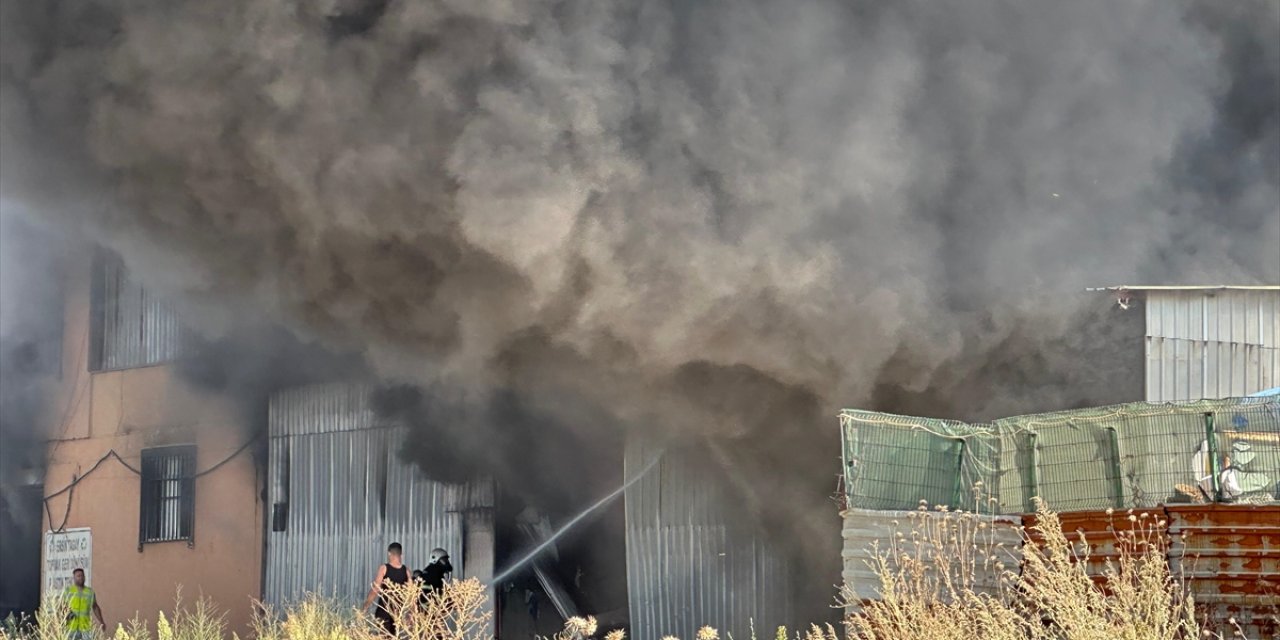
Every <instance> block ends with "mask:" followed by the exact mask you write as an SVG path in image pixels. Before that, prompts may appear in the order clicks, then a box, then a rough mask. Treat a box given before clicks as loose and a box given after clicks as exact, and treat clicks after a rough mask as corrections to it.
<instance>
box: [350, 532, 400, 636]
mask: <svg viewBox="0 0 1280 640" xmlns="http://www.w3.org/2000/svg"><path fill="white" fill-rule="evenodd" d="M408 583H409V568H408V567H406V566H404V549H403V548H402V547H401V546H400V543H399V542H392V543H391V544H390V545H388V546H387V562H386V564H384V565H382V566H381V567H378V574H377V575H376V576H374V578H373V585H372V586H371V587H370V589H369V596H368V597H367V598H365V599H364V606H363V607H361V609H362V610H363V609H368V608H369V605H370V604H372V603H373V599H374V598H375V597H377V598H378V606H377V608H376V609H374V610H373V617H375V618H377V619H378V622H379V623H381V624H382V628H383V630H384V631H386V632H387V634H388V635H391V636H392V637H394V636H395V635H396V613H397V612H399V611H400V609H401V607H399V606H397V604H398V603H397V602H395V599H396V598H395V596H396V595H398V594H393V593H389V592H388V589H393V590H394V589H403V588H404V586H405V585H406V584H408Z"/></svg>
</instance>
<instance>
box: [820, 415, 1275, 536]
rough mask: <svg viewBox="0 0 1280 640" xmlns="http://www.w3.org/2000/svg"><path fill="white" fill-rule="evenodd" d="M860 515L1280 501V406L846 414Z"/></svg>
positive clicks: (852, 489)
mask: <svg viewBox="0 0 1280 640" xmlns="http://www.w3.org/2000/svg"><path fill="white" fill-rule="evenodd" d="M840 418H841V425H842V429H843V434H844V459H845V469H846V483H845V492H846V499H847V503H848V505H849V506H851V507H859V508H867V509H911V508H914V507H916V506H917V505H918V504H919V502H920V501H921V500H925V501H927V502H929V503H930V504H947V505H954V506H958V507H962V508H974V507H975V506H977V505H975V504H974V503H973V499H974V494H973V491H972V489H973V487H974V486H975V485H976V484H977V483H978V482H979V481H980V482H981V483H982V486H983V492H984V494H985V495H984V498H986V497H989V498H992V499H993V500H994V506H990V505H988V504H984V505H982V510H983V511H995V512H998V513H1020V512H1026V511H1031V510H1033V508H1034V507H1033V505H1032V498H1033V497H1036V496H1039V497H1041V498H1044V499H1045V500H1046V501H1047V502H1048V503H1049V504H1050V506H1052V507H1053V508H1054V509H1058V510H1062V511H1077V510H1089V509H1106V508H1130V507H1151V506H1156V505H1159V504H1171V503H1178V502H1197V501H1206V502H1207V501H1219V502H1275V501H1277V500H1280V494H1278V489H1277V484H1278V483H1277V480H1280V399H1275V398H1246V399H1229V400H1202V401H1198V402H1187V403H1174V404H1149V403H1134V404H1125V405H1116V406H1109V407H1099V408H1094V409H1081V410H1076V411H1062V412H1056V413H1045V414H1036V415H1028V416H1018V417H1014V418H1005V419H1002V420H996V421H994V422H991V423H985V424H967V423H962V422H955V421H948V420H937V419H931V418H910V417H905V416H895V415H891V414H884V413H878V412H872V411H855V410H847V411H844V412H841V414H840Z"/></svg>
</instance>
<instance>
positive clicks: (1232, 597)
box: [1166, 505, 1280, 638]
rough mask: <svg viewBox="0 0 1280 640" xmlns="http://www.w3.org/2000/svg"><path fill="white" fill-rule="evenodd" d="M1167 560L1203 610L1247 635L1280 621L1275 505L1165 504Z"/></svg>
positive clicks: (1278, 628)
mask: <svg viewBox="0 0 1280 640" xmlns="http://www.w3.org/2000/svg"><path fill="white" fill-rule="evenodd" d="M1166 511H1167V513H1168V516H1169V539H1170V548H1169V566H1170V569H1171V570H1172V572H1173V574H1174V575H1177V576H1180V577H1182V578H1184V579H1185V580H1186V582H1187V588H1188V590H1189V591H1191V593H1192V594H1194V595H1195V599H1196V604H1197V606H1198V607H1199V608H1201V609H1202V614H1205V615H1207V616H1208V617H1209V619H1210V620H1212V621H1213V622H1216V623H1217V624H1219V625H1222V626H1225V625H1224V624H1223V623H1225V622H1226V621H1227V620H1228V619H1229V618H1234V619H1235V620H1236V622H1237V623H1239V624H1240V625H1241V627H1242V628H1243V630H1244V631H1245V634H1246V637H1250V638H1261V637H1272V635H1273V634H1276V633H1280V624H1277V622H1276V619H1275V618H1272V617H1271V616H1272V615H1274V614H1275V612H1276V611H1277V610H1278V608H1280V595H1278V594H1280V506H1274V505H1272V506H1234V505H1197V506H1179V507H1169V508H1168V509H1167V510H1166Z"/></svg>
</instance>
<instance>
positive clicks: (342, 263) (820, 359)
mask: <svg viewBox="0 0 1280 640" xmlns="http://www.w3.org/2000/svg"><path fill="white" fill-rule="evenodd" d="M0 18H2V19H3V24H4V26H3V29H4V38H3V40H4V42H3V62H2V63H0V64H2V65H3V67H2V73H3V75H2V79H3V89H4V92H3V123H2V126H3V138H0V144H2V145H3V148H4V149H5V152H4V164H3V172H2V174H0V188H2V189H3V194H4V195H5V197H6V198H13V199H19V200H22V201H24V202H26V203H28V205H29V206H31V207H36V208H39V210H41V211H44V212H46V213H47V214H48V215H49V216H51V217H52V216H56V217H60V218H61V219H63V220H66V221H68V222H70V223H72V224H77V225H88V226H90V227H91V228H94V229H97V230H98V232H99V233H101V234H102V236H103V237H104V238H106V239H107V242H108V243H110V244H111V245H112V246H114V247H115V248H117V249H118V250H120V251H121V253H122V254H123V255H124V256H125V258H126V260H127V261H128V262H129V264H130V266H131V267H133V268H135V270H137V271H139V272H140V273H141V274H142V275H143V276H144V277H146V278H149V279H150V281H151V282H152V284H154V285H156V286H160V287H163V288H167V289H169V290H172V291H176V292H179V293H182V294H184V295H185V296H186V297H187V298H188V299H189V300H194V301H196V302H197V303H200V302H203V303H204V307H203V308H205V309H207V313H206V314H204V315H203V317H202V320H204V321H206V322H207V323H208V324H209V327H210V328H211V329H210V330H215V329H217V328H219V327H225V326H226V325H227V323H229V322H231V321H232V319H233V318H234V315H235V312H234V309H236V308H237V306H238V305H242V304H252V305H254V306H255V307H259V308H262V309H264V310H265V311H266V312H267V313H268V314H270V315H271V316H273V317H274V318H276V319H278V320H280V321H282V322H285V323H287V324H288V325H290V326H292V327H294V328H295V329H296V330H297V331H298V332H300V333H302V334H303V335H305V336H308V337H314V338H320V339H324V340H329V341H333V342H335V343H338V344H341V345H343V347H344V348H346V347H355V348H358V349H360V350H362V351H363V353H364V354H365V356H366V357H367V359H368V360H369V361H370V362H371V363H372V365H373V366H374V367H375V369H376V370H377V371H378V372H379V373H380V374H381V375H382V376H384V377H387V378H393V379H402V380H408V381H413V382H420V383H426V384H435V383H439V382H441V381H447V383H448V384H449V385H450V386H451V388H453V389H456V390H457V391H456V392H455V393H456V394H457V395H459V396H460V397H463V398H472V399H473V400H474V401H475V402H476V403H477V404H478V405H483V404H485V403H492V402H494V401H495V400H494V398H495V397H496V396H497V395H500V394H505V393H515V394H517V395H519V396H520V397H521V398H522V399H523V402H525V403H526V404H531V405H535V406H533V407H532V408H531V410H536V411H538V412H550V413H551V414H555V413H556V412H557V411H559V410H561V409H563V408H565V407H566V406H567V407H569V409H570V413H571V414H573V412H577V411H579V407H581V406H588V407H593V408H603V409H605V410H606V411H607V413H608V415H609V417H610V421H612V422H615V423H617V424H626V425H631V426H633V427H639V428H645V429H654V430H662V431H665V432H667V433H680V434H689V433H698V434H705V435H711V436H716V437H719V438H727V439H729V440H730V441H734V442H738V443H740V444H741V443H747V442H750V443H759V444H758V445H753V446H741V447H739V448H738V449H739V450H740V451H741V452H742V453H741V455H742V456H743V457H744V459H747V460H754V461H755V462H754V463H751V464H749V465H748V466H747V467H745V468H750V469H752V472H751V473H752V474H754V475H755V476H757V477H758V476H759V475H760V474H761V473H762V471H761V470H773V469H777V468H778V467H776V466H770V465H771V464H776V463H777V462H779V461H787V462H788V463H789V464H790V465H792V466H791V467H789V468H795V467H796V465H797V462H798V461H799V462H800V465H799V466H801V467H804V468H806V469H809V468H826V467H824V466H823V465H827V464H830V465H831V468H832V473H834V463H833V460H832V458H833V456H834V451H835V449H834V445H833V444H832V443H833V441H834V436H833V434H832V428H833V426H832V419H831V418H830V416H831V415H832V414H833V412H834V410H835V409H836V408H838V407H839V406H841V405H860V406H882V407H885V408H895V407H897V406H899V405H910V406H913V407H918V408H920V410H922V411H924V410H929V412H932V410H931V408H938V407H943V408H945V409H946V410H948V411H951V412H953V414H952V415H955V416H956V417H970V418H973V417H989V416H990V415H991V414H994V413H1002V412H1010V411H1015V410H1030V409H1045V408H1053V407H1055V406H1060V405H1064V404H1071V403H1076V402H1085V401H1095V400H1107V399H1111V398H1110V394H1114V393H1115V390H1114V389H1115V387H1114V386H1110V385H1108V384H1107V383H1109V382H1111V381H1112V380H1111V379H1110V378H1107V377H1105V376H1091V375H1089V372H1088V371H1086V370H1082V369H1081V367H1080V364H1081V360H1080V358H1081V354H1083V353H1086V349H1091V350H1093V351H1095V352H1097V351H1105V349H1099V348H1098V346H1097V345H1098V342H1100V341H1102V340H1104V339H1105V338H1103V337H1100V334H1098V333H1097V332H1096V331H1095V328H1096V327H1095V326H1093V325H1094V324H1096V323H1101V322H1103V320H1102V319H1100V318H1098V317H1097V313H1096V311H1095V310H1091V308H1090V307H1091V306H1092V305H1097V304H1098V303H1099V301H1098V300H1097V299H1096V298H1090V297H1088V296H1086V295H1084V294H1083V293H1082V292H1081V289H1082V288H1083V287H1085V286H1090V285H1100V284H1118V283H1132V282H1134V281H1141V282H1142V283H1144V284H1145V283H1158V284H1163V283H1211V284H1216V283H1223V282H1225V283H1239V284H1248V283H1260V282H1268V283H1275V282H1278V281H1280V253H1278V252H1277V251H1276V250H1275V247H1276V243H1277V242H1280V210H1278V206H1280V152H1278V151H1277V145H1280V116H1277V110H1278V109H1280V84H1278V83H1280V44H1278V42H1280V37H1277V36H1278V35H1280V5H1277V4H1276V3H1275V2H1269V1H1267V0H1257V1H1254V2H1232V3H1222V2H1213V1H1210V0H1203V1H1199V2H1169V1H1163V0H1149V1H1140V2H1126V3H1113V2H1104V1H1101V0H1081V1H1076V2H1055V1H1052V0H1042V1H1034V2H1021V3H1013V4H1010V3H1003V2H996V1H985V0H984V1H981V2H968V3H963V4H962V5H961V4H949V3H938V2H932V1H927V0H921V1H896V2H863V1H858V2H848V1H841V0H798V1H783V0H757V1H754V2H716V1H706V2H674V3H669V2H637V3H600V2H594V1H591V0H558V1H553V2H512V1H502V0H486V1H474V0H467V1H452V0H448V1H442V2H404V1H399V0H342V1H339V0H331V1H328V2H315V3H291V2H265V1H250V0H227V1H225V2H216V3H209V2H196V1H193V0H167V1H165V2H155V1H138V2H128V3H98V2H89V1H66V0H51V1H48V2H38V3H31V2H18V1H16V0H13V1H6V2H5V3H4V5H3V15H2V16H0ZM1126 346H1129V345H1126ZM1130 348H1131V347H1130ZM1070 370H1075V371H1079V373H1063V372H1064V371H1070ZM1132 375H1138V373H1137V372H1136V371H1135V372H1132ZM979 376H987V377H986V378H985V379H986V380H987V382H986V383H985V384H984V383H975V382H974V380H975V379H982V378H979ZM499 390H500V391H499ZM566 396H570V397H572V398H574V400H573V401H571V402H561V399H562V398H565V397H566ZM593 410H594V409H593ZM570 418H572V415H571V416H570ZM588 426H589V427H590V428H603V427H602V425H599V424H591V425H588ZM512 428H518V427H517V426H512ZM802 450H804V451H802ZM808 450H816V451H820V452H821V453H820V454H815V455H819V456H820V457H819V458H816V459H813V460H804V459H803V458H804V456H807V455H809V453H808ZM767 475H769V477H770V479H769V482H768V483H765V484H769V485H770V486H771V487H772V488H773V491H774V492H775V493H773V494H767V497H766V498H764V499H762V501H761V502H762V503H763V504H766V505H800V506H799V507H797V509H799V508H807V507H809V506H812V505H811V503H807V502H805V501H804V500H797V499H794V498H793V497H791V494H795V495H804V496H810V497H815V496H817V495H818V493H817V492H815V491H813V489H812V487H811V486H810V485H809V482H810V480H812V479H813V477H812V476H806V475H804V474H801V473H797V474H794V476H795V477H794V478H793V477H792V475H793V474H787V473H773V472H772V471H769V473H768V474H767ZM828 480H829V478H827V477H825V476H824V477H823V478H820V479H817V480H816V481H817V482H819V483H820V484H824V483H826V482H827V481H828ZM801 487H803V490H801ZM816 499H818V500H819V501H820V500H821V497H817V498H816ZM819 506H821V505H819ZM819 511H821V510H820V509H819ZM788 513H791V512H788ZM792 515H794V514H792ZM827 518H828V520H829V514H828V515H827ZM793 519H794V518H793ZM795 520H796V521H797V522H802V523H805V525H807V524H808V523H809V522H810V520H807V519H803V518H800V519H795ZM816 522H821V520H818V521H816ZM828 524H829V523H828ZM804 530H805V531H809V532H810V533H811V535H809V536H807V537H821V536H825V535H827V533H826V532H827V531H828V529H822V533H813V531H815V530H813V529H804Z"/></svg>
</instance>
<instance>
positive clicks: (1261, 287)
mask: <svg viewBox="0 0 1280 640" xmlns="http://www.w3.org/2000/svg"><path fill="white" fill-rule="evenodd" d="M1226 289H1230V290H1240V291H1280V284H1257V285H1243V284H1217V285H1118V286H1113V287H1085V291H1221V290H1226Z"/></svg>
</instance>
